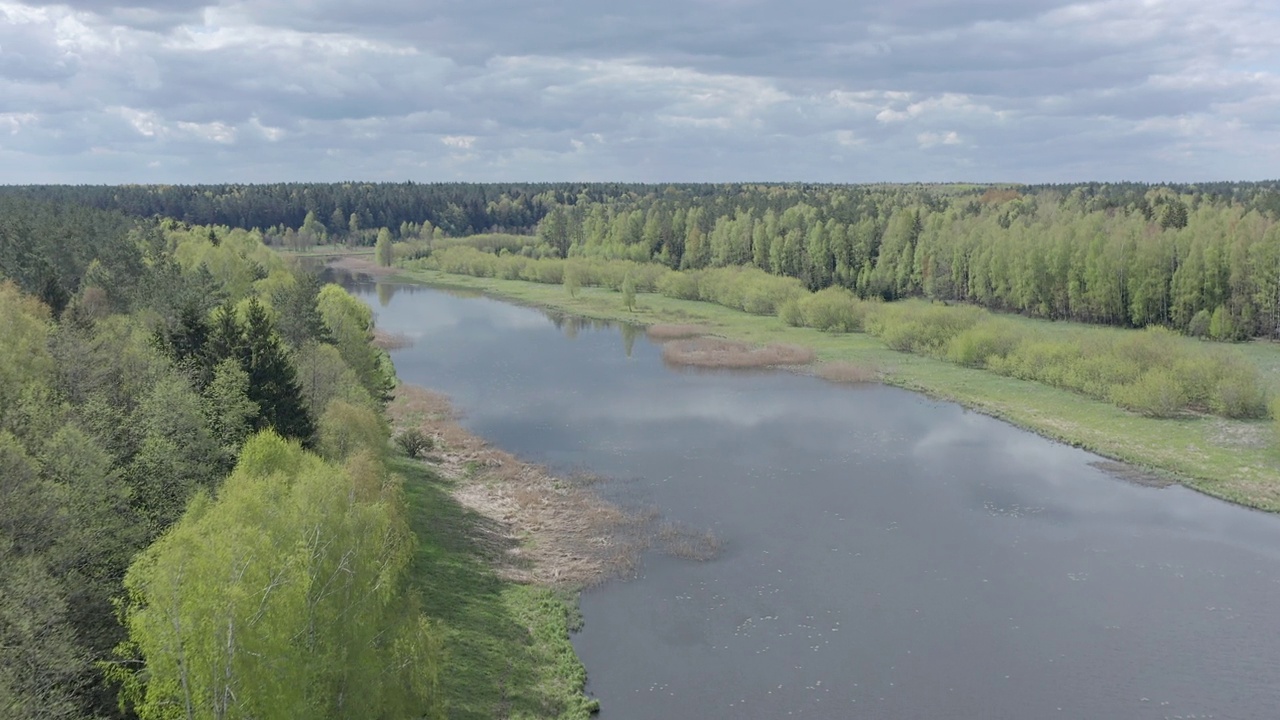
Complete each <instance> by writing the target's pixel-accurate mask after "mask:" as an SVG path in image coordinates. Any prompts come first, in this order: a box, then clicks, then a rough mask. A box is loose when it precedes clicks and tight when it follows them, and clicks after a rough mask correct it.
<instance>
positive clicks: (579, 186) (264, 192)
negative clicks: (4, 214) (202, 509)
mask: <svg viewBox="0 0 1280 720" xmlns="http://www.w3.org/2000/svg"><path fill="white" fill-rule="evenodd" d="M1153 192H1154V193H1155V194H1156V195H1162V194H1167V193H1172V194H1173V195H1176V196H1179V197H1182V198H1184V199H1185V202H1187V203H1189V204H1190V205H1193V206H1199V205H1200V204H1202V203H1209V204H1213V205H1221V204H1231V205H1237V206H1241V207H1244V208H1245V209H1246V210H1258V211H1259V212H1262V213H1265V214H1267V215H1269V216H1270V217H1272V218H1277V217H1280V181H1266V182H1237V183H1233V182H1213V183H1184V184H1177V183H1175V184H1158V185H1153V184H1147V183H1078V184H1062V185H1016V184H913V185H887V184H879V185H830V184H806V183H722V184H697V183H674V184H639V183H483V184H482V183H427V184H423V183H413V182H405V183H360V182H349V183H273V184H219V185H25V186H4V187H0V197H4V196H17V197H25V198H28V199H39V200H55V201H60V202H65V203H71V204H76V205H84V206H89V207H94V208H98V209H100V210H115V211H119V212H121V213H124V214H126V215H130V216H134V217H143V218H150V217H161V218H173V219H175V220H179V221H181V222H185V223H188V224H192V225H225V226H228V227H240V228H245V229H251V228H258V229H261V230H263V231H267V230H268V229H270V228H274V227H280V226H284V227H289V228H294V229H298V228H301V227H302V224H303V222H304V221H305V219H306V216H307V214H308V213H311V214H313V216H314V217H315V218H316V220H317V221H318V222H320V223H321V224H323V225H324V227H325V229H326V230H327V231H328V232H329V233H331V234H333V235H338V236H344V235H346V234H347V232H348V229H349V227H350V222H351V216H352V215H355V216H356V222H357V226H358V227H360V228H365V229H374V230H376V229H377V228H380V227H385V228H388V229H390V230H391V231H393V232H394V231H396V230H397V229H398V228H400V226H401V225H402V224H404V223H417V224H419V225H421V224H422V223H423V222H424V221H425V222H429V223H430V224H431V225H432V226H434V227H436V228H439V229H440V230H442V231H443V232H444V233H446V234H448V235H450V236H454V237H457V236H461V235H471V234H475V233H485V232H509V233H517V234H531V233H533V232H534V231H535V230H536V229H537V227H538V224H539V223H540V222H541V221H542V219H543V218H544V217H545V216H546V215H547V213H549V212H550V211H551V209H552V208H554V207H556V206H558V205H565V206H572V207H586V206H590V205H595V204H604V205H606V206H609V207H611V208H614V209H616V210H628V211H630V210H645V211H647V210H649V209H651V208H655V207H657V208H665V209H667V210H669V211H674V210H675V209H678V208H686V209H688V208H692V207H698V208H702V211H703V214H704V215H705V216H707V217H708V218H710V219H711V222H712V224H714V219H715V218H718V217H720V216H724V215H730V216H731V215H734V214H736V213H737V212H738V211H751V212H752V213H754V214H756V215H763V213H764V212H765V211H766V210H773V211H774V212H775V213H781V212H783V211H785V210H787V209H788V208H790V207H793V206H795V205H799V204H806V205H810V206H812V207H814V208H817V209H818V210H819V211H820V213H821V215H822V220H823V221H824V222H825V221H826V220H828V219H835V220H837V221H839V222H844V223H851V222H857V221H858V220H860V219H862V217H863V216H865V215H867V214H871V215H872V216H873V217H882V216H884V215H886V214H889V213H891V212H892V210H893V209H895V208H897V207H902V206H912V205H923V206H925V207H928V208H929V209H930V210H934V211H941V210H945V209H947V208H949V207H952V206H953V205H957V204H958V205H962V206H966V207H967V206H968V205H969V204H970V203H972V202H981V201H983V200H982V199H983V197H984V196H986V201H990V200H991V196H992V194H993V193H994V196H995V197H997V198H1000V197H1005V198H1008V197H1017V196H1030V197H1037V198H1040V197H1042V196H1043V197H1046V198H1052V199H1055V200H1061V199H1065V198H1067V197H1068V196H1072V195H1073V194H1074V196H1075V197H1076V198H1077V200H1076V202H1077V203H1080V204H1082V205H1083V207H1084V208H1085V209H1087V210H1090V211H1095V210H1124V211H1138V212H1142V213H1144V214H1150V213H1152V212H1154V211H1156V210H1158V208H1156V207H1155V206H1154V204H1153V197H1152V194H1153Z"/></svg>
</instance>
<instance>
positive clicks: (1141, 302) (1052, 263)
mask: <svg viewBox="0 0 1280 720" xmlns="http://www.w3.org/2000/svg"><path fill="white" fill-rule="evenodd" d="M3 197H11V198H28V199H29V198H39V199H44V200H56V201H59V202H61V203H64V204H66V203H72V204H75V205H78V206H85V207H93V208H99V209H102V210H106V211H109V212H111V213H113V215H112V217H118V216H117V215H115V214H119V215H124V216H128V217H133V218H152V217H159V218H169V219H173V220H176V221H179V222H181V223H184V224H187V225H217V226H225V227H228V228H230V227H238V228H256V229H258V230H259V231H261V233H262V235H263V238H264V240H265V241H266V242H267V243H268V244H273V245H277V246H282V247H287V248H290V249H305V248H306V247H309V246H312V245H316V244H324V243H334V242H339V243H346V244H350V245H373V244H375V242H376V240H377V238H378V236H379V234H380V233H382V232H384V231H385V232H386V233H387V234H388V235H389V236H390V238H391V239H394V240H399V241H402V242H404V241H423V242H426V243H431V242H435V241H437V240H440V239H444V238H460V237H464V236H470V235H476V234H486V236H487V237H489V238H491V240H490V241H489V242H488V244H487V246H486V247H484V248H482V249H486V250H490V251H494V252H506V253H512V254H521V255H524V256H527V257H539V258H540V257H561V258H565V257H586V258H602V259H629V260H634V261H641V262H655V263H659V264H662V265H665V266H667V267H669V268H672V269H678V270H699V269H705V268H716V267H726V266H751V267H755V268H758V269H760V270H763V271H765V272H768V273H770V274H773V275H781V276H788V277H794V278H797V279H799V280H800V281H801V282H802V283H803V284H804V285H805V287H807V288H808V289H810V290H820V289H823V288H826V287H831V286H838V287H843V288H846V289H848V290H850V291H852V292H854V293H855V294H856V295H858V296H859V297H860V298H864V299H865V298H872V297H879V298H882V299H885V300H894V299H900V298H909V297H921V298H926V299H930V300H938V301H943V302H962V303H970V304H975V305H979V306H981V307H985V308H989V309H992V310H997V311H1002V312H1006V311H1007V312H1016V313H1021V314H1025V315H1030V316H1034V317H1043V318H1050V319H1070V320H1076V321H1081V322H1088V323H1097V324H1106V325H1115V326H1122V327H1146V326H1150V325H1158V326H1161V327H1167V328H1171V329H1174V330H1177V331H1178V332H1182V333H1185V334H1189V335H1195V336H1202V337H1212V338H1215V339H1220V340H1241V339H1246V338H1249V337H1258V336H1269V337H1275V336H1277V335H1280V230H1277V228H1276V223H1277V219H1280V183H1275V182H1264V183H1208V184H1201V185H1190V184H1181V185H1145V184H1137V183H1120V184H1100V183H1087V184H1078V185H1052V186H1049V185H1046V186H1015V185H1000V186H980V185H873V186H852V185H850V186H841V185H802V184H784V185H753V184H724V185H627V184H603V183H601V184H511V185H497V184H428V185H420V184H414V183H404V184H360V183H349V184H279V185H221V186H125V187H93V186H78V187H62V186H28V187H10V188H3V189H0V198H3ZM117 222H119V220H117ZM492 238H497V239H498V240H497V241H496V243H497V244H494V243H495V241H494V240H492ZM425 252H426V250H425V249H424V250H422V251H421V253H425ZM36 262H40V261H36ZM42 271H43V272H45V273H46V274H47V273H48V269H42V268H40V267H35V268H27V269H26V272H28V273H32V272H34V273H37V274H38V273H40V272H42ZM41 292H42V293H43V294H42V297H43V298H45V299H46V301H48V302H51V303H54V304H56V303H57V302H61V301H60V300H59V298H57V297H56V294H57V293H65V292H66V290H65V289H63V288H58V287H54V286H50V287H48V288H46V289H45V290H43V291H41Z"/></svg>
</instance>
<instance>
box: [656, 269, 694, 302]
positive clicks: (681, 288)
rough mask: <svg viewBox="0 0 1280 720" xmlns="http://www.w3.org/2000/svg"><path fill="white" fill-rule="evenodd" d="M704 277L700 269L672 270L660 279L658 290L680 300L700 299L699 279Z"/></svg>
mask: <svg viewBox="0 0 1280 720" xmlns="http://www.w3.org/2000/svg"><path fill="white" fill-rule="evenodd" d="M701 277H702V273H701V272H700V271H698V270H694V271H691V272H678V271H671V272H668V273H667V274H666V275H663V276H662V278H661V279H660V280H658V288H657V289H658V292H660V293H662V294H663V295H665V296H667V297H671V298H677V299H680V300H697V299H698V281H699V279H700V278H701Z"/></svg>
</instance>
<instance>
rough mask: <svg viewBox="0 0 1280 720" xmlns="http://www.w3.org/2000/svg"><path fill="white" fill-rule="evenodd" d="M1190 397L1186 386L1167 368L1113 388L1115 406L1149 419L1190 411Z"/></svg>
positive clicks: (1150, 371) (1112, 396) (1157, 369)
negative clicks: (1188, 400)
mask: <svg viewBox="0 0 1280 720" xmlns="http://www.w3.org/2000/svg"><path fill="white" fill-rule="evenodd" d="M1187 398H1188V395H1187V392H1186V389H1185V388H1184V387H1183V385H1182V383H1181V382H1179V380H1178V378H1177V377H1176V376H1175V375H1174V374H1173V373H1172V372H1170V371H1169V370H1166V369H1163V368H1155V369H1152V370H1149V371H1147V372H1146V373H1144V374H1143V375H1142V377H1140V378H1138V380H1137V381H1136V382H1134V383H1132V384H1128V385H1115V386H1113V387H1112V388H1111V399H1112V401H1113V402H1114V403H1115V404H1117V405H1119V406H1121V407H1124V408H1127V409H1129V410H1133V411H1134V412H1138V413H1141V414H1143V415H1146V416H1147V417H1155V418H1169V417H1176V416H1178V415H1179V414H1181V413H1182V411H1183V410H1184V409H1185V408H1186V405H1187Z"/></svg>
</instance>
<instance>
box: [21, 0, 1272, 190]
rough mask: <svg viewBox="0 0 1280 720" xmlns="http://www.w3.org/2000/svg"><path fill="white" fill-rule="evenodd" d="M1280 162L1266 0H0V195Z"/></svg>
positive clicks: (1138, 173)
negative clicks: (18, 189)
mask: <svg viewBox="0 0 1280 720" xmlns="http://www.w3.org/2000/svg"><path fill="white" fill-rule="evenodd" d="M1277 177H1280V2H1276V1H1275V0H1102V1H1100V2H1065V1H1061V0H782V1H775V0H644V1H643V2H625V3H622V2H601V1H600V0H359V1H358V2H353V1H351V0H276V1H273V2H256V1H252V0H228V1H225V2H215V3H210V2H206V1H205V0H125V2H113V1H112V0H71V2H69V3H60V4H47V3H30V2H25V3H24V2H18V3H15V2H11V1H10V0H0V183H4V184H19V183H200V182H274V181H344V180H367V181H404V180H413V181H417V182H432V181H478V182H490V181H494V182H504V181H631V182H728V181H809V182H853V183H860V182H916V181H923V182H946V181H973V182H1036V183H1038V182H1073V181H1085V180H1102V181H1117V180H1135V181H1148V182H1161V181H1207V180H1261V179H1274V178H1277Z"/></svg>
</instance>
